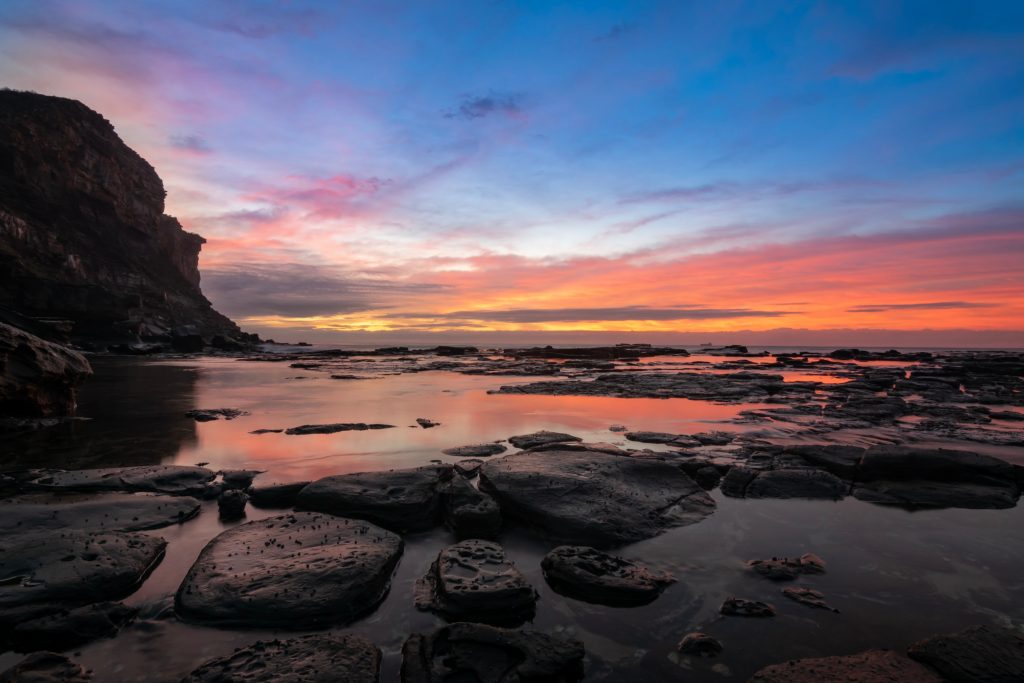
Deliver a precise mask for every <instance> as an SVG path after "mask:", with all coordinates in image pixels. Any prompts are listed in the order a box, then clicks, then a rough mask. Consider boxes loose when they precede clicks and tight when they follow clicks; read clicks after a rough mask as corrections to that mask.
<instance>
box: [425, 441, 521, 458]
mask: <svg viewBox="0 0 1024 683" xmlns="http://www.w3.org/2000/svg"><path fill="white" fill-rule="evenodd" d="M507 450H508V448H506V447H505V444H500V443H477V444H471V445H469V446H456V447H454V448H446V449H444V450H443V451H441V452H442V453H444V454H445V455H452V456H455V457H457V458H486V457H489V456H492V455H498V454H500V453H504V452H505V451H507Z"/></svg>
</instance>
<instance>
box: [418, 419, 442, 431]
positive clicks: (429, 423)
mask: <svg viewBox="0 0 1024 683" xmlns="http://www.w3.org/2000/svg"><path fill="white" fill-rule="evenodd" d="M416 424H418V425H419V426H420V427H423V428H424V429H430V428H431V427H440V426H441V423H440V422H434V421H433V420H428V419H427V418H425V417H417V418H416Z"/></svg>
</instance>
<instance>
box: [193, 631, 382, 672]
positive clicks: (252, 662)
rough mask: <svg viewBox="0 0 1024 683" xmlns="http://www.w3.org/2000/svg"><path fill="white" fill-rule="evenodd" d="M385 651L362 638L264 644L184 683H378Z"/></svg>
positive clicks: (311, 638) (320, 637) (209, 667)
mask: <svg viewBox="0 0 1024 683" xmlns="http://www.w3.org/2000/svg"><path fill="white" fill-rule="evenodd" d="M380 661H381V652H380V650H379V649H378V648H377V647H376V646H375V645H374V644H373V643H371V642H370V641H369V640H367V639H366V638H363V637H362V636H358V635H351V634H349V635H328V634H316V635H311V636H302V637H300V638H292V639H289V640H263V641H259V642H256V643H253V644H252V645H249V646H248V647H243V648H239V649H237V650H235V652H234V653H233V654H230V655H228V656H226V657H218V658H217V659H212V660H210V661H209V662H206V663H205V664H203V665H202V666H200V667H199V668H198V669H196V670H195V671H193V672H192V673H190V674H189V675H188V676H186V677H185V678H184V679H182V681H181V683H229V682H234V681H237V682H238V683H242V682H243V681H244V682H245V683H284V682H288V681H295V682H296V683H298V682H299V681H301V682H302V683H337V682H338V681H345V683H377V681H378V680H379V679H380Z"/></svg>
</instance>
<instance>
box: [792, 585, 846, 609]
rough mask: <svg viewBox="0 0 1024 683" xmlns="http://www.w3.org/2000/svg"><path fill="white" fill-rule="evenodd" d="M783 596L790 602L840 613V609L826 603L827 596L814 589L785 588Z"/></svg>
mask: <svg viewBox="0 0 1024 683" xmlns="http://www.w3.org/2000/svg"><path fill="white" fill-rule="evenodd" d="M782 594H783V595H785V596H786V597H787V598H789V599H790V600H793V601H795V602H799V603H800V604H801V605H807V606H808V607H815V608H817V609H825V610H828V611H829V612H837V613H838V612H839V610H838V609H836V608H835V607H833V606H832V605H830V604H828V603H827V602H825V594H824V593H822V592H821V591H818V590H814V589H813V588H802V587H799V586H797V587H793V588H783V589H782Z"/></svg>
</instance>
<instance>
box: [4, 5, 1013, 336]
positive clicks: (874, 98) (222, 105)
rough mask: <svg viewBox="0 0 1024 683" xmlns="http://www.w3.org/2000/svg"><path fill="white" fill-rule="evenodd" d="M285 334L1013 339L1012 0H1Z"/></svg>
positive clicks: (246, 306) (237, 303) (34, 77)
mask: <svg viewBox="0 0 1024 683" xmlns="http://www.w3.org/2000/svg"><path fill="white" fill-rule="evenodd" d="M0 85H2V86H5V87H11V88H17V89H26V90H34V91H36V92H42V93H47V94H53V95H61V96H65V97H71V98H74V99H78V100H81V101H82V102H84V103H85V104H87V105H88V106H90V107H91V108H93V109H95V110H97V111H98V112H100V113H101V114H103V115H104V116H105V117H106V118H107V119H109V120H110V121H111V122H112V123H113V124H114V126H115V128H116V130H117V131H118V133H119V135H120V136H121V137H122V138H123V139H124V140H125V142H126V143H128V144H129V146H131V147H132V148H134V149H135V150H136V151H138V152H139V153H140V154H142V156H144V157H145V158H146V159H147V160H148V161H149V162H150V163H152V164H153V165H154V167H155V168H156V169H157V172H158V173H159V174H160V176H161V177H162V178H163V180H164V183H165V186H166V188H167V212H168V213H170V214H172V215H174V216H176V217H177V218H178V219H179V220H180V221H181V223H182V224H183V225H184V226H185V227H186V229H188V230H190V231H193V232H197V233H199V234H201V235H203V236H204V237H205V238H206V240H207V242H206V244H205V245H204V248H203V252H202V254H201V257H200V267H201V272H202V286H203V291H204V292H205V294H206V295H207V296H208V298H210V300H211V301H212V302H213V303H214V305H215V306H216V307H217V308H218V310H220V311H221V312H223V313H225V314H227V315H229V316H231V317H232V318H234V319H235V320H236V321H238V322H239V323H240V324H241V325H242V327H243V328H245V329H247V330H250V331H256V332H259V333H260V334H261V335H263V336H270V337H275V338H278V339H290V340H292V339H299V338H302V339H307V340H310V341H348V342H358V341H363V340H366V341H370V340H403V339H408V340H411V339H439V340H441V339H443V340H455V339H464V340H467V341H472V340H477V339H487V340H502V339H506V340H516V339H522V340H530V341H543V340H545V339H550V340H552V341H554V342H559V341H574V342H581V341H588V340H593V341H598V340H622V341H644V340H650V341H654V342H657V343H672V342H678V343H698V342H705V341H718V340H722V341H725V340H728V341H735V342H740V343H742V342H744V341H751V342H756V343H762V344H765V343H773V342H775V343H783V344H789V343H815V342H820V343H823V344H833V343H839V344H842V343H848V344H857V343H861V344H872V345H886V344H896V343H902V344H904V345H936V346H942V345H951V346H956V345H979V346H980V345H997V346H998V345H1004V346H1005V345H1013V346H1024V3H1021V2H1019V1H1011V2H1001V1H998V0H991V1H989V2H981V3H978V2H936V1H934V0H932V1H930V2H897V1H895V0H885V1H882V2H827V3H805V2H767V1H765V2H730V1H728V0H723V1H721V2H683V1H681V0H679V1H670V2H602V1H598V0H592V1H587V2H583V1H580V2H511V1H506V0H466V1H464V2H443V1H440V0H437V1H433V0H431V1H423V2H391V1H389V0H373V1H368V2H361V1H349V2H332V3H327V2H323V3H309V2H300V1H288V2H284V1H282V2H270V1H262V2H255V1H248V0H247V1H245V2H242V1H223V0H221V1H205V2H187V1H183V0H174V1H147V2H134V1H131V2H117V1H110V2H89V1H86V0H75V1H72V2H59V1H51V0H29V1H25V2H22V1H20V0H3V1H2V2H0Z"/></svg>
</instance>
